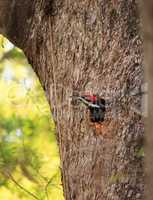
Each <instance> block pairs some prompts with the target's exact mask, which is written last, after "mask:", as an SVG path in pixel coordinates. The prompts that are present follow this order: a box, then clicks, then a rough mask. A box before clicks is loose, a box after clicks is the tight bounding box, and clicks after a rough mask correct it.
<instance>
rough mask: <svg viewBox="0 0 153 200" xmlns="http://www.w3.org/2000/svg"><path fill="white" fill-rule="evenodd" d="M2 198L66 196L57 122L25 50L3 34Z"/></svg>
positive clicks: (0, 84)
mask: <svg viewBox="0 0 153 200" xmlns="http://www.w3.org/2000/svg"><path fill="white" fill-rule="evenodd" d="M0 94H1V95H0V199H1V200H27V199H28V200H31V199H39V200H64V197H63V189H62V184H61V174H60V159H59V152H58V147H57V143H56V137H55V126H54V122H53V119H52V117H51V113H50V109H49V105H48V103H47V100H46V97H45V94H44V92H43V89H42V87H41V85H40V83H39V80H38V79H37V77H36V75H35V73H34V72H33V70H32V68H31V66H30V65H29V64H28V62H27V60H26V58H25V56H24V54H23V52H22V51H21V50H20V49H18V48H16V47H15V46H14V45H13V44H11V43H10V42H9V41H8V40H7V39H5V38H4V37H3V36H0Z"/></svg>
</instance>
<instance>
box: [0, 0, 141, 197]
mask: <svg viewBox="0 0 153 200" xmlns="http://www.w3.org/2000/svg"><path fill="white" fill-rule="evenodd" d="M6 2H7V1H6ZM6 2H4V3H3V4H6ZM31 2H32V3H31ZM11 13H12V15H11V17H10V19H9V20H8V18H7V17H6V16H5V17H4V20H6V24H7V27H5V29H4V28H3V27H2V32H3V33H4V34H5V35H7V37H8V38H9V39H10V40H11V41H13V42H14V43H15V44H17V45H18V46H19V47H20V48H22V49H23V50H24V52H25V54H26V56H27V58H28V60H29V62H30V64H31V65H32V67H33V69H34V71H35V72H36V73H37V75H38V77H39V79H40V81H41V84H42V86H43V88H44V90H45V92H46V96H47V98H48V101H49V104H50V106H51V111H52V114H53V117H54V120H55V123H56V130H57V132H56V133H57V140H58V143H59V149H60V156H61V168H62V177H63V178H62V180H63V186H64V194H65V198H66V200H75V199H76V200H89V199H90V200H127V199H129V200H136V199H137V200H140V199H142V196H143V188H144V176H143V155H142V154H141V152H142V150H143V133H144V125H143V117H142V115H141V112H139V111H140V110H141V108H140V107H141V100H142V96H141V95H133V93H138V91H139V90H140V88H141V85H142V84H143V67H142V42H141V39H140V34H139V16H138V9H137V4H136V2H135V0H120V1H119V0H110V1H106V0H86V1H85V0H80V1H76V0H65V1H63V0H41V1H40V0H39V1H38V0H33V1H30V0H28V1H26V3H25V2H24V1H22V0H20V1H17V0H16V1H14V4H13V6H12V7H11ZM0 15H2V16H4V14H3V12H2V13H0ZM3 24H5V23H3ZM76 92H77V93H79V94H83V93H84V92H88V93H95V94H99V95H100V96H102V97H103V98H104V99H105V100H106V103H107V102H108V103H109V107H108V108H107V109H106V116H105V121H104V122H103V124H102V125H100V126H97V125H96V124H91V122H90V119H89V113H88V112H87V109H86V108H85V107H83V106H82V105H80V104H79V105H78V104H76V105H75V102H74V104H72V102H71V98H70V96H71V95H72V94H75V93H76Z"/></svg>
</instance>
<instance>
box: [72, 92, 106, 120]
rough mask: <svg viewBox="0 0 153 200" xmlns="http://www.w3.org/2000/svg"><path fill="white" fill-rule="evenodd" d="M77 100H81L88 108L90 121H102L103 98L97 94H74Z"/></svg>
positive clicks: (103, 112)
mask: <svg viewBox="0 0 153 200" xmlns="http://www.w3.org/2000/svg"><path fill="white" fill-rule="evenodd" d="M75 98H76V99H77V100H79V101H80V102H82V103H83V104H85V105H86V106H87V108H88V109H89V110H90V119H91V121H92V122H103V121H104V116H105V111H106V109H105V100H104V99H102V98H100V97H98V96H97V95H88V94H86V95H82V96H75Z"/></svg>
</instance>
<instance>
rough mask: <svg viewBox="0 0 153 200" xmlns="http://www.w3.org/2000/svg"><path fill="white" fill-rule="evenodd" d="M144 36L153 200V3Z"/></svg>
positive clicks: (146, 7)
mask: <svg viewBox="0 0 153 200" xmlns="http://www.w3.org/2000/svg"><path fill="white" fill-rule="evenodd" d="M142 11H143V12H142V13H143V34H144V50H145V51H144V52H145V78H146V80H147V83H148V100H149V101H148V108H149V109H148V117H147V120H146V127H147V129H146V145H145V150H146V160H145V161H146V163H145V172H146V183H147V184H146V186H145V199H147V200H152V188H153V153H152V152H153V134H152V130H153V112H152V108H153V15H152V11H153V2H152V1H151V0H148V1H143V4H142Z"/></svg>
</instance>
